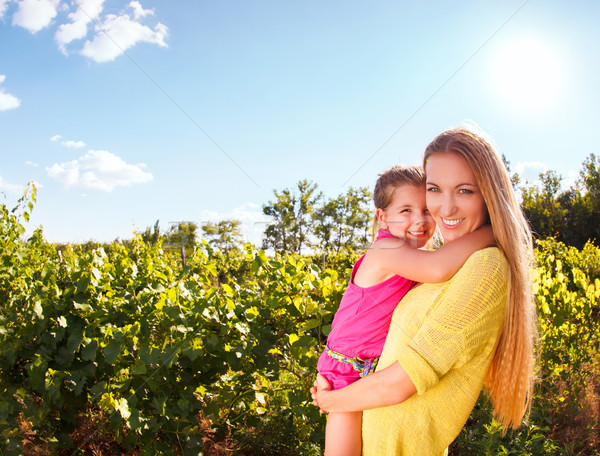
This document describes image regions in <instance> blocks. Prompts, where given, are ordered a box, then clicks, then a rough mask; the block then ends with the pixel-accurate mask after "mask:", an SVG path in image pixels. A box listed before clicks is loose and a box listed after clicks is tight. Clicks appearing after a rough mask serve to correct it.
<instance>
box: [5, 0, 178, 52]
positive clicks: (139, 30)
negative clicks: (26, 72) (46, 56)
mask: <svg viewBox="0 0 600 456" xmlns="http://www.w3.org/2000/svg"><path fill="white" fill-rule="evenodd" d="M11 2H14V3H15V4H16V5H17V8H16V11H15V12H14V13H13V15H12V24H13V25H18V26H20V27H24V28H25V29H27V30H29V31H30V32H31V33H37V32H39V31H40V30H42V29H44V28H46V27H49V26H50V25H52V24H53V22H55V21H56V22H59V25H58V26H57V27H56V32H55V33H54V40H55V41H56V44H57V46H58V49H59V50H60V51H61V52H62V53H63V54H65V55H68V54H69V51H73V52H77V53H79V54H81V55H83V56H85V57H88V58H90V59H92V60H94V61H96V62H99V63H101V62H109V61H111V60H114V59H115V58H116V57H118V56H119V55H121V54H123V53H124V52H125V51H126V50H127V49H129V48H131V47H132V46H135V45H136V44H138V43H150V44H157V45H158V46H160V47H167V44H166V42H165V39H166V38H167V36H168V34H169V29H168V27H167V26H165V25H163V24H161V23H160V22H158V23H157V24H156V25H154V26H153V27H152V26H150V25H146V24H145V23H142V22H143V21H145V20H146V19H147V18H148V17H149V16H154V10H153V9H144V7H143V6H142V4H141V2H140V1H139V0H133V1H131V2H129V4H128V5H127V7H126V10H125V11H121V12H119V13H118V14H104V15H103V14H102V12H103V10H104V4H105V0H77V1H72V2H69V3H70V4H71V5H73V6H72V7H71V8H70V7H69V4H68V3H67V2H64V1H63V2H61V0H0V19H2V17H3V16H4V15H5V13H6V12H7V11H8V5H9V3H11ZM109 3H110V4H114V3H112V2H109ZM59 10H60V13H61V14H60V17H59V18H58V19H56V18H57V15H58V12H59ZM69 11H71V12H69ZM65 14H66V17H65ZM92 22H93V23H94V24H95V27H94V29H93V32H91V33H93V36H92V37H91V38H89V34H90V29H91V27H90V24H91V23H92ZM86 38H87V39H86ZM84 39H85V40H86V41H85V43H83V44H81V42H80V43H79V44H78V45H77V44H72V43H73V42H75V41H77V40H84ZM70 45H71V46H73V47H74V49H70V50H69V49H67V47H68V46H70Z"/></svg>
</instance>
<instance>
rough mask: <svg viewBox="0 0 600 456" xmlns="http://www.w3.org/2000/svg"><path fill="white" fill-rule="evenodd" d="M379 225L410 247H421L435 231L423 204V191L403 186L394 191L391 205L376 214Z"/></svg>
mask: <svg viewBox="0 0 600 456" xmlns="http://www.w3.org/2000/svg"><path fill="white" fill-rule="evenodd" d="M376 215H377V219H378V220H379V225H380V226H381V227H382V228H384V229H386V230H388V231H389V232H390V233H391V234H392V236H394V237H396V238H398V239H404V240H406V241H408V242H409V244H410V245H411V246H412V247H415V248H421V247H423V246H424V245H425V244H426V243H427V241H428V240H429V239H431V236H433V233H434V230H435V222H434V221H433V217H431V215H430V214H429V211H428V210H427V206H426V204H425V189H424V188H423V187H419V186H416V185H410V184H404V185H401V186H399V187H397V188H396V189H395V190H394V196H393V198H392V202H391V204H390V205H389V206H388V207H387V208H386V209H385V210H384V209H381V208H378V209H377V212H376Z"/></svg>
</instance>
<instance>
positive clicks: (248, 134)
mask: <svg viewBox="0 0 600 456" xmlns="http://www.w3.org/2000/svg"><path fill="white" fill-rule="evenodd" d="M599 20H600V3H599V2H596V1H579V2H577V3H572V4H570V5H569V4H567V3H566V2H562V1H552V0H550V1H544V2H542V1H539V0H529V1H510V0H509V1H504V2H496V1H469V0H466V1H465V0H463V1H430V2H389V1H386V2H383V1H382V2H364V1H362V2H359V1H354V0H350V1H348V0H346V1H343V2H342V1H337V0H333V1H328V2H322V1H312V0H308V1H301V2H300V1H289V2H281V1H274V0H273V1H271V0H264V1H253V0H246V1H237V0H231V1H228V2H216V1H213V2H207V1H198V0H194V1H189V0H179V1H176V2H174V1H172V0H171V1H168V0H139V1H127V0H78V1H64V0H0V151H1V154H2V160H1V162H0V192H2V193H3V194H4V196H0V198H3V199H4V201H6V203H7V204H8V205H12V204H13V203H14V202H15V201H16V199H17V198H18V197H19V196H20V194H22V192H23V190H24V188H25V185H26V183H27V182H28V181H31V180H33V181H34V182H36V184H37V185H38V201H37V204H36V206H35V209H34V212H33V214H32V217H31V224H30V230H31V228H32V227H35V226H38V225H42V226H43V229H44V234H45V236H46V238H47V239H48V240H50V241H60V242H66V241H85V240H89V239H95V240H99V241H112V240H113V239H115V238H117V237H119V238H121V239H123V238H130V237H131V236H132V233H133V232H134V231H135V230H138V231H140V230H143V229H144V228H146V227H147V226H151V225H153V224H154V222H155V221H156V220H157V219H159V220H160V225H161V227H162V228H163V229H167V228H168V227H169V224H170V223H171V222H177V221H194V222H197V223H203V222H206V221H217V220H220V219H225V218H237V219H241V220H242V221H243V222H244V235H245V237H246V238H247V239H249V240H251V241H254V242H259V240H260V232H261V229H262V227H264V223H265V218H264V216H263V215H262V209H261V207H262V205H263V204H265V203H267V202H268V201H269V200H271V199H273V193H272V191H273V189H283V188H291V187H294V186H295V184H296V182H298V181H299V180H301V179H309V180H312V181H314V182H315V183H317V184H318V186H319V188H320V190H322V191H323V192H324V193H325V195H326V196H327V197H335V196H337V195H338V194H340V193H342V192H345V191H346V190H347V189H348V187H349V186H354V187H358V186H367V187H369V188H371V187H372V185H373V183H374V180H375V178H376V175H377V173H378V172H380V171H382V170H384V169H386V168H388V167H389V166H391V165H393V164H394V163H397V162H402V163H419V162H420V158H421V156H422V152H423V150H424V148H425V146H426V145H427V143H428V142H429V141H430V140H431V139H432V138H433V137H434V136H435V135H436V134H437V133H439V132H440V131H442V130H444V129H446V128H448V127H451V126H455V125H458V124H460V123H461V122H465V121H469V120H470V121H473V122H475V123H477V124H478V125H479V126H480V127H481V128H482V129H484V130H485V131H486V132H487V133H489V134H490V135H491V136H492V137H493V138H494V140H495V142H496V144H497V145H498V147H499V149H500V151H501V152H502V153H504V154H505V155H506V157H507V158H508V159H509V161H510V162H511V165H512V168H513V170H517V171H519V172H520V173H521V174H522V175H523V176H524V177H526V178H527V179H529V180H530V181H533V180H535V178H536V176H537V174H538V173H539V172H541V171H544V170H546V169H551V170H554V171H557V172H558V173H559V174H560V175H561V176H562V177H563V178H565V184H566V185H568V183H569V182H572V181H573V179H575V178H576V176H577V173H578V172H579V170H580V169H581V164H582V162H583V161H584V160H585V158H586V157H587V156H588V155H589V154H590V153H600V150H599V148H598V145H597V142H596V141H595V136H596V130H597V128H598V121H599V120H600V100H599V98H600V95H599V93H600V91H599V90H598V87H597V79H598V77H597V75H598V73H599V70H600V53H599V52H598V49H597V45H598V43H599V42H600V29H599V28H598V27H597V24H598V21H599Z"/></svg>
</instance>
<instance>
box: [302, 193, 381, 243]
mask: <svg viewBox="0 0 600 456" xmlns="http://www.w3.org/2000/svg"><path fill="white" fill-rule="evenodd" d="M371 198H372V194H371V192H369V191H368V189H367V188H366V187H360V188H358V189H355V188H352V187H350V189H349V190H348V192H347V193H346V194H341V195H339V196H338V197H337V198H334V199H330V200H329V201H327V202H326V203H325V204H323V205H322V206H321V207H320V208H318V209H317V210H316V211H315V212H314V213H313V217H312V219H313V222H314V227H313V232H314V234H315V237H316V238H317V239H318V241H319V243H318V245H319V247H320V249H321V250H322V251H323V252H334V253H339V252H340V251H349V252H352V251H354V250H356V249H360V248H361V247H363V246H364V245H365V244H366V243H367V242H368V234H369V228H370V227H371V216H372V214H371V213H372V211H371V208H370V204H369V203H370V200H371Z"/></svg>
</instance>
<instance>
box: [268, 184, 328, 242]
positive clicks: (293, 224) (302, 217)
mask: <svg viewBox="0 0 600 456" xmlns="http://www.w3.org/2000/svg"><path fill="white" fill-rule="evenodd" d="M297 189H298V192H297V193H294V192H293V191H291V190H289V189H287V188H286V189H284V190H282V191H281V192H278V191H277V190H273V194H274V195H275V201H269V202H268V203H267V204H265V205H263V213H264V214H265V215H268V216H269V217H271V218H272V222H271V223H270V224H269V225H267V227H266V228H265V232H264V237H263V247H264V248H265V249H269V248H272V249H273V250H275V251H276V252H279V253H283V252H287V253H294V252H297V253H302V247H303V246H304V247H307V246H310V240H309V233H310V228H309V222H310V219H311V215H312V213H313V212H314V210H315V204H316V203H317V202H318V201H319V199H320V198H321V196H322V194H321V193H320V192H319V193H317V184H315V183H313V182H309V181H307V180H306V179H304V180H301V181H299V182H298V184H297Z"/></svg>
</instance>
